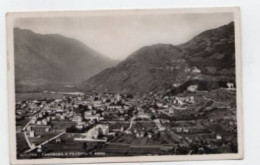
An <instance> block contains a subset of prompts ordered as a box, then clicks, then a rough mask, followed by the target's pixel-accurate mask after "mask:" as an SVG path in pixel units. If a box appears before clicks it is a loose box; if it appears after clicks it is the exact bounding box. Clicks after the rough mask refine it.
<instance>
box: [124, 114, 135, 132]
mask: <svg viewBox="0 0 260 165" xmlns="http://www.w3.org/2000/svg"><path fill="white" fill-rule="evenodd" d="M135 118H136V117H135V116H133V117H132V118H131V120H130V125H129V127H128V128H127V129H126V130H125V132H126V131H129V130H130V129H131V128H132V125H133V122H134V120H135Z"/></svg>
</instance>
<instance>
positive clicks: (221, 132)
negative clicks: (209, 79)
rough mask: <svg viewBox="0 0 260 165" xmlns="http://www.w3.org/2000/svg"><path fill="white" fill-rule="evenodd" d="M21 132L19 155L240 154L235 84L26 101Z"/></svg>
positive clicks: (19, 114)
mask: <svg viewBox="0 0 260 165" xmlns="http://www.w3.org/2000/svg"><path fill="white" fill-rule="evenodd" d="M43 93H55V92H48V91H45V92H43ZM16 138H17V157H18V158H20V159H28V158H42V157H87V156H97V157H98V156H134V155H187V154H205V153H207V154H216V153H236V152H237V150H238V149H237V128H236V89H235V88H234V85H233V84H232V83H229V84H227V88H219V89H215V90H212V91H198V90H197V88H196V85H192V86H190V87H188V88H187V90H186V91H185V92H183V93H181V94H177V95H163V94H158V93H152V92H151V93H149V94H143V95H141V94H139V95H138V94H136V95H132V94H119V93H108V92H107V93H89V94H88V93H82V94H80V93H77V94H73V93H71V94H70V93H67V94H62V95H61V97H60V98H44V99H27V100H22V101H20V100H19V101H17V102H16ZM71 153H78V154H71Z"/></svg>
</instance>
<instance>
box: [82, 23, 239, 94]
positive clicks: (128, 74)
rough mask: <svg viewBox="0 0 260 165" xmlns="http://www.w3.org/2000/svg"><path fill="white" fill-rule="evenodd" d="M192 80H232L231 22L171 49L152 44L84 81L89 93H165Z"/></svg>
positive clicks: (84, 87) (232, 25) (232, 26)
mask: <svg viewBox="0 0 260 165" xmlns="http://www.w3.org/2000/svg"><path fill="white" fill-rule="evenodd" d="M193 79H198V80H200V81H211V80H214V82H217V83H216V86H219V84H222V85H223V84H225V83H223V82H225V81H232V82H234V79H235V43H234V23H233V22H231V23H229V24H227V25H224V26H220V27H218V28H215V29H210V30H206V31H204V32H202V33H200V34H198V35H197V36H195V37H194V38H193V39H191V40H190V41H188V42H186V43H183V44H180V45H177V46H174V45H172V44H155V45H151V46H145V47H142V48H140V49H139V50H137V51H135V52H133V53H132V54H130V55H129V56H128V57H127V58H126V59H125V60H123V61H122V62H120V63H119V64H117V65H116V66H115V67H112V68H108V69H106V70H104V71H102V72H100V73H99V74H97V75H95V76H93V77H91V78H89V79H88V80H86V81H84V82H83V83H82V85H81V88H82V89H85V90H86V91H90V92H102V91H110V92H111V91H112V92H120V93H121V92H123V93H147V92H165V91H166V90H169V89H172V88H173V86H176V84H183V83H185V82H188V81H190V80H193Z"/></svg>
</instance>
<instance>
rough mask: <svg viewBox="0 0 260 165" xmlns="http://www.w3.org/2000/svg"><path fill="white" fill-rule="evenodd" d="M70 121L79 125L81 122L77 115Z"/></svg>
mask: <svg viewBox="0 0 260 165" xmlns="http://www.w3.org/2000/svg"><path fill="white" fill-rule="evenodd" d="M72 121H74V122H77V123H80V122H81V121H82V117H81V116H78V115H76V116H73V118H72Z"/></svg>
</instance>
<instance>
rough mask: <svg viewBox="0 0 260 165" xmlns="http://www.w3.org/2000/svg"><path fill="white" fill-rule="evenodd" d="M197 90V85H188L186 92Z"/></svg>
mask: <svg viewBox="0 0 260 165" xmlns="http://www.w3.org/2000/svg"><path fill="white" fill-rule="evenodd" d="M197 90H198V84H194V85H190V86H188V88H187V91H190V92H195V91H197Z"/></svg>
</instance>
